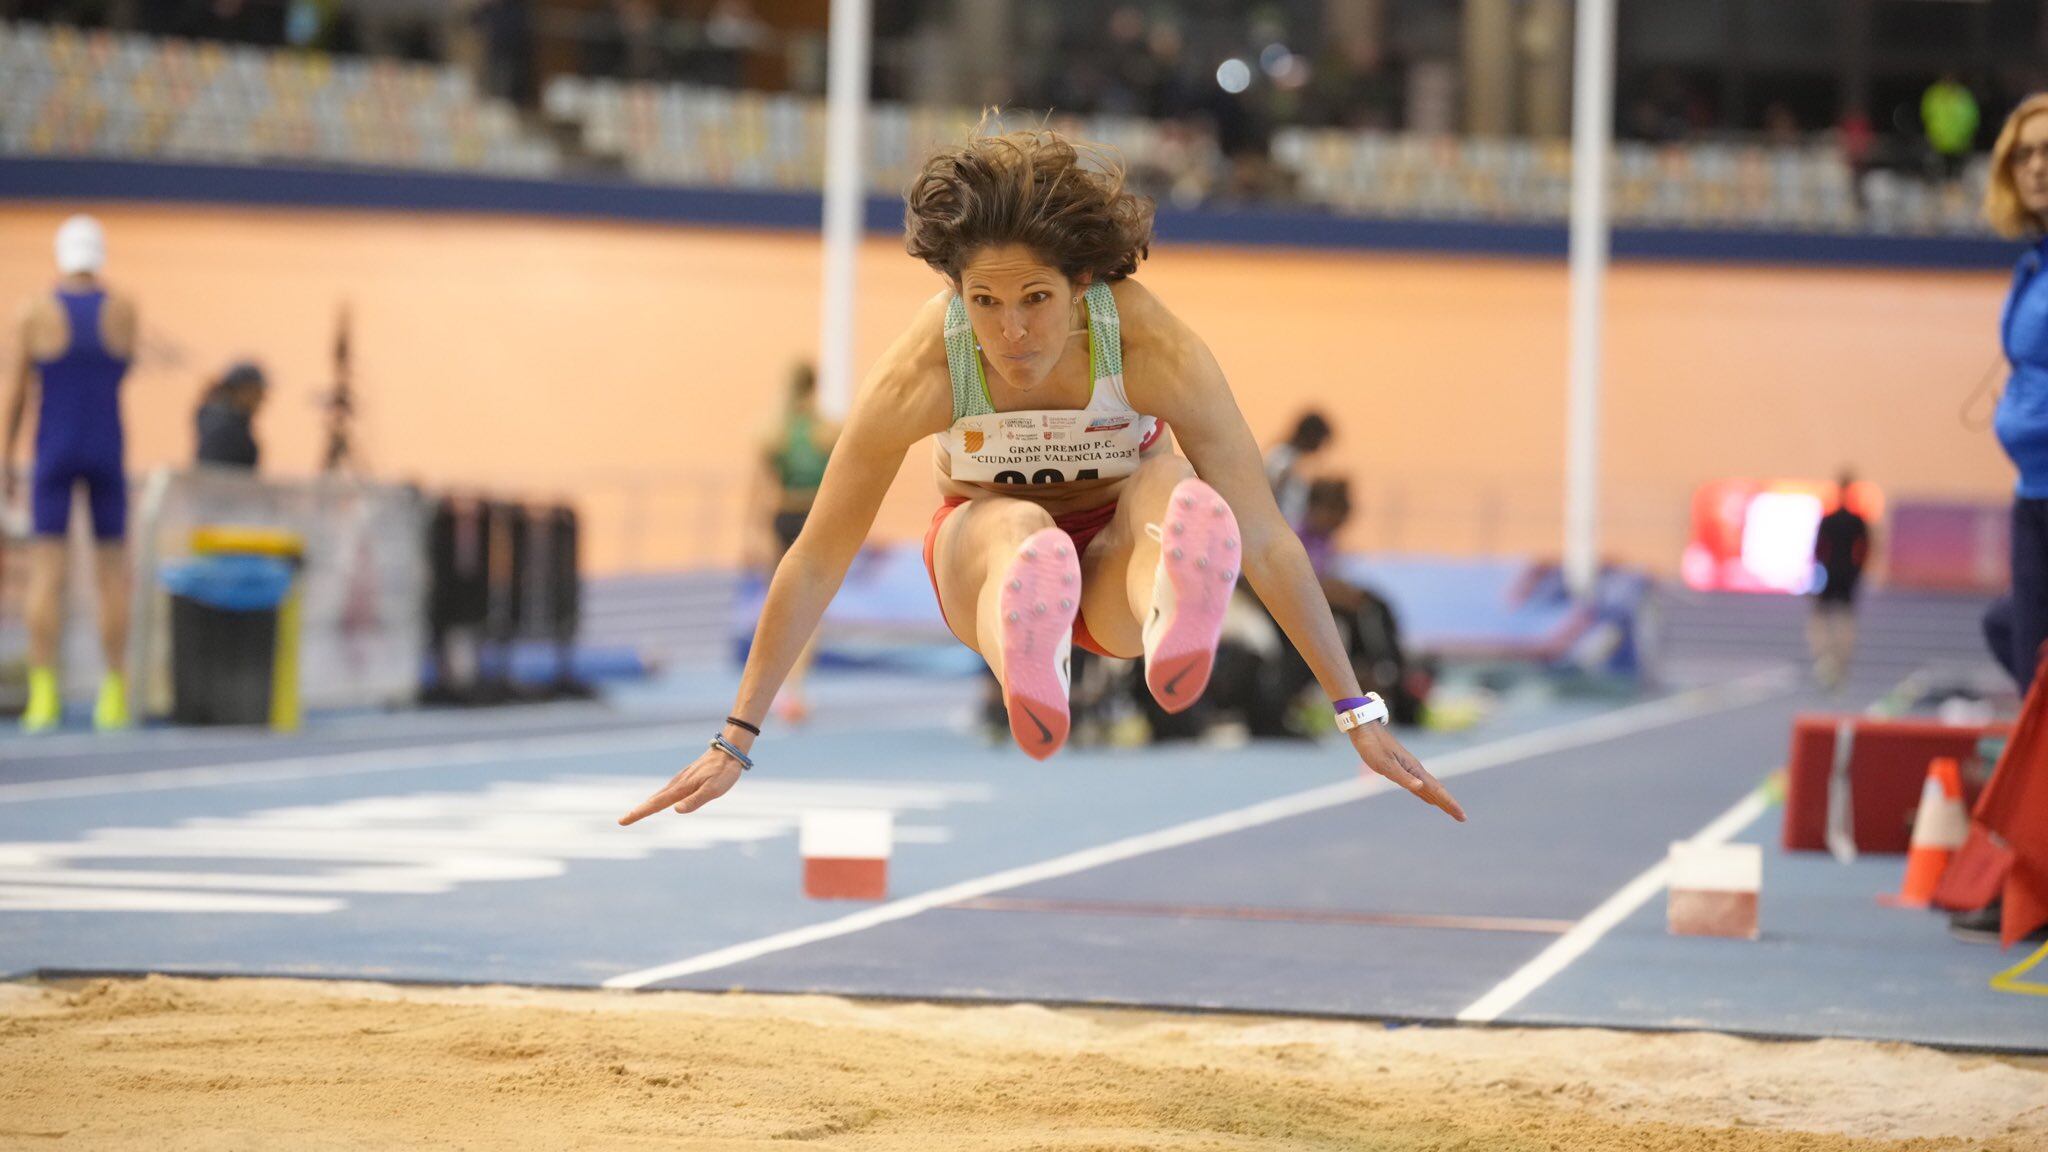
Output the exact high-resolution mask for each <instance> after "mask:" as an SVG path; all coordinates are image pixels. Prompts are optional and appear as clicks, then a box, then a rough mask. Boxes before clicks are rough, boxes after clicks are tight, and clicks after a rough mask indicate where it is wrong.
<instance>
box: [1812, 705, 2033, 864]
mask: <svg viewBox="0 0 2048 1152" xmlns="http://www.w3.org/2000/svg"><path fill="white" fill-rule="evenodd" d="M1844 725H1847V726H1848V730H1849V732H1850V733H1851V736H1850V749H1849V763H1848V773H1849V796H1850V809H1849V811H1850V828H1851V832H1852V834H1853V837H1854V839H1855V843H1856V849H1857V851H1859V852H1904V851H1905V850H1906V848H1907V846H1908V845H1909V844H1910V843H1911V842H1912V838H1913V813H1914V812H1915V811H1916V810H1918V808H1919V806H1920V789H1921V787H1922V785H1923V784H1924V783H1925V782H1926V780H1927V764H1928V762H1929V761H1931V760H1933V759H1934V758H1935V757H1937V756H1946V757H1949V758H1951V759H1954V760H1956V761H1958V762H1959V763H1967V762H1969V761H1970V760H1972V759H1973V758H1974V757H1975V756H1976V753H1977V742H1978V741H1979V740H1980V739H1982V738H1983V737H1984V736H1986V735H2002V734H2004V733H2005V731H2006V730H2007V729H2006V728H2005V726H2003V725H1992V726H1989V727H1958V726H1954V725H1949V724H1937V723H1933V722H1930V721H1924V720H1882V719H1877V718H1875V717H1870V716H1855V715H1850V716H1833V715H1805V716H1798V717H1795V718H1794V719H1793V721H1792V749H1791V753H1790V756H1789V758H1788V759H1787V760H1786V765H1785V767H1786V772H1785V776H1786V781H1785V826H1784V833H1783V836H1784V845H1785V848H1786V850H1787V851H1793V852H1799V851H1824V850H1826V848H1827V846H1828V844H1827V814H1828V792H1829V782H1830V780H1831V779H1832V777H1833V775H1834V767H1835V740H1836V735H1837V733H1839V732H1840V731H1842V730H1843V726H1844ZM1969 778H1970V773H1967V772H1966V773H1964V786H1965V788H1966V789H1967V788H1968V787H1969ZM1968 799H1970V797H1969V796H1968V795H1966V796H1965V800H1966V801H1967V800H1968Z"/></svg>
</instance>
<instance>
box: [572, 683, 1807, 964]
mask: <svg viewBox="0 0 2048 1152" xmlns="http://www.w3.org/2000/svg"><path fill="white" fill-rule="evenodd" d="M1790 680H1791V673H1790V672H1789V671H1788V670H1786V669H1772V670H1770V671H1768V672H1763V673H1759V674H1757V675H1754V676H1749V677H1745V678H1744V679H1741V680H1736V681H1731V682H1729V683H1727V684H1717V685H1713V686H1710V687H1706V688H1699V689H1695V690H1693V691H1690V692H1683V693H1679V694H1677V695H1674V696H1670V697H1666V698H1665V699H1662V700H1656V701H1652V702H1650V703H1647V704H1638V705H1634V706H1631V707H1628V708H1620V709H1616V710H1615V711H1613V712H1609V713H1605V714H1602V715H1599V716H1594V717H1590V718H1587V719H1585V720H1579V721H1574V722H1572V723H1568V724H1561V725H1558V726H1557V727H1555V728H1547V729H1543V730H1540V731H1536V732H1529V733H1525V734H1522V735H1519V736H1510V737H1508V738H1506V739H1503V740H1498V741H1495V742H1493V743H1491V744H1481V745H1478V746H1476V747H1472V748H1465V749H1461V750H1459V751H1456V752H1452V753H1449V754H1448V755H1445V756H1441V757H1437V758H1436V759H1435V760H1434V761H1432V762H1431V763H1430V764H1429V765H1428V767H1429V769H1430V771H1431V772H1432V773H1434V774H1435V775H1436V776H1437V778H1438V779H1449V778H1451V777H1455V776H1461V775H1464V774H1466V773H1470V772H1478V771H1481V770H1482V769H1486V768H1493V767H1497V766H1499V765H1502V764H1509V763H1513V762H1515V761H1517V760H1523V759H1527V758H1530V757H1535V756H1541V755H1545V754H1547V753H1551V752H1558V751H1563V750H1565V749H1568V748H1576V747H1582V746H1584V745H1588V744H1598V743H1601V742H1603V741H1607V740H1613V739H1616V738H1618V737H1622V736H1627V735H1630V734H1632V733H1636V732H1642V731H1646V730H1648V729H1651V728H1657V727H1662V726H1664V725H1667V724H1675V723H1678V722H1680V721H1683V720H1690V719H1694V718H1696V717H1699V716H1704V715H1707V714H1709V713H1712V712H1719V711H1725V710H1727V709H1731V708H1739V707H1742V706H1744V705H1747V704H1753V703H1756V702H1757V701H1759V700H1763V699H1765V698H1767V697H1769V696H1771V695H1773V694H1776V693H1780V692H1782V691H1783V690H1784V689H1785V688H1786V687H1787V686H1788V684H1789V683H1790ZM1392 787H1393V786H1392V785H1391V784H1388V783H1387V782H1386V781H1385V780H1383V779H1381V778H1380V777H1378V776H1369V777H1365V776H1361V777H1359V778H1355V779H1351V780H1343V781H1339V782H1338V783H1335V784H1326V785H1324V786H1322V787H1320V788H1311V789H1309V790H1308V791H1305V792H1297V793H1294V794H1293V795H1289V796H1282V797H1278V798H1276V799H1273V800H1267V801H1264V802H1263V803H1259V804H1253V805H1251V806H1250V807H1246V808H1239V809H1236V810H1234V811H1231V812H1224V813H1221V814H1219V815H1215V816H1208V817H1204V818H1202V819H1199V820H1192V821H1189V822H1187V823H1184V824H1177V825H1174V826H1173V827H1171V828H1163V829H1160V830H1159V831H1156V832H1147V833H1144V834H1142V835H1138V836H1132V837H1128V838H1126V839H1123V840H1118V841H1115V842H1113V843H1109V844H1104V845H1101V846H1099V847H1095V848H1084V849H1082V850H1081V851H1078V852H1072V853H1069V854H1067V855H1065V856H1060V857H1056V858H1054V859H1051V860H1046V861H1042V862H1040V863H1037V864H1030V865H1026V866H1023V867H1020V868H1011V869H1007V870H1005V871H1002V872H997V873H994V874H992V875H988V876H983V877H980V878H978V879H974V880H967V881H963V882H961V883H958V884H952V885H948V886H946V887H944V888H939V889H935V890H933V891H930V892H925V893H922V894H920V895H917V896H911V897H906V898H905V899H902V900H895V901H891V902H889V903H887V904H882V905H878V906H876V907H874V908H867V909H863V910H862V911H859V912H855V913H853V914H851V915H848V916H842V917H840V918H839V919H836V920H828V921H825V922H824V923H821V924H811V925H807V926H805V927H802V928H796V929H792V930H790V931H787V932H778V933H776V934H774V935H772V936H765V937H762V938H761V939H758V940H751V941H748V942H746V943H742V944H735V945H732V946H730V947H726V948H719V949H716V950H714V951H711V952H706V953H703V954H701V955H698V956H691V957H687V958H685V959H682V960H677V961H675V962H673V963H669V964H662V965H658V966H656V967H652V968H643V969H640V970H638V971H635V972H626V973H623V974H621V975H618V976H614V977H612V978H611V979H609V980H606V981H605V982H604V986H605V987H607V988H644V987H646V986H648V985H650V984H657V983H660V982H661V981H663V980H673V979H675V978H676V977H678V976H689V975H694V974H696V973H699V972H708V971H710V970H712V969H715V968H724V967H727V966H729V965H733V964H738V963H741V962H743V961H747V960H753V959H757V958H759V957H762V956H766V955H769V954H771V953H775V952H783V951H787V950H789V949H791V948H800V947H802V946H804V945H806V944H815V943H817V942H818V941H820V940H830V939H832V938H834V937H837V936H845V935H849V934H851V933H854V932H860V931H863V930H865V929H868V928H874V927H877V926H879V925H882V924H888V923H891V922H894V921H897V920H904V919H908V918H909V917H912V916H915V915H917V914H918V913H920V912H927V911H930V910H931V909H933V908H939V907H943V906H944V905H947V904H952V903H954V902H956V901H960V900H970V899H973V898H975V897H978V896H986V895H989V894H990V893H993V892H1001V891H1004V890H1005V889H1009V888H1017V887H1021V886H1023V885H1026V884H1035V883H1037V882H1039V881H1041V880H1050V879H1054V878H1055V877H1060V876H1069V875H1072V874H1073V873H1076V872H1082V871H1086V870H1087V869H1090V868H1097V867H1101V866H1102V865H1104V864H1111V863H1115V862H1116V861H1119V860H1128V859H1130V858H1132V857H1134V856H1143V855H1146V854H1147V853H1151V852H1159V851H1163V850H1165V849H1168V848H1177V847H1180V846H1181V845H1184V844H1192V843H1195V842H1197V841H1200V840H1208V839H1212V838H1214V837H1217V836H1223V835H1227V834H1229V833H1232V832H1237V831H1241V830H1243V829H1246V828H1254V827H1257V826H1259V825H1262V824H1270V823H1273V822H1274V821H1277V820H1285V819H1287V818H1289V817H1291V816H1300V815H1303V814H1305V813H1309V812H1316V811H1320V810H1322V809H1325V808H1332V807H1335V806H1337V805H1339V804H1348V803H1350V802H1352V801H1354V800H1358V799H1361V798H1363V797H1365V796H1369V795H1372V794H1374V793H1376V792H1381V791H1386V790H1389V789H1391V788H1392ZM721 803H722V801H721ZM1439 818H1441V817H1439Z"/></svg>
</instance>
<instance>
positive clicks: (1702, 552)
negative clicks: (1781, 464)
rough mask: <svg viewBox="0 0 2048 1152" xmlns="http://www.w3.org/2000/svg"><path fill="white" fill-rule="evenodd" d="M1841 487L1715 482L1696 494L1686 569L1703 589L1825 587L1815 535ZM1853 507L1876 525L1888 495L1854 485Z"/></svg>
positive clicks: (1692, 584) (1687, 579) (1688, 576)
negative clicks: (1815, 554) (1815, 557)
mask: <svg viewBox="0 0 2048 1152" xmlns="http://www.w3.org/2000/svg"><path fill="white" fill-rule="evenodd" d="M1834 502H1835V486H1834V485H1833V484H1829V483H1825V482H1822V481H1815V480H1716V481H1713V482H1711V483H1707V484H1702V485H1701V486H1700V488H1699V490H1698V491H1697V492H1695V493H1693V501H1692V539H1691V541H1690V542H1689V543H1687V544H1686V547H1685V555H1684V557H1683V558H1682V559H1681V560H1680V563H1679V571H1680V573H1681V574H1682V575H1683V577H1684V579H1685V583H1686V585H1687V586H1688V587H1691V588H1697V589H1699V590H1701V591H1721V592H1777V593H1789V594H1793V595H1798V594H1800V593H1804V592H1809V591H1812V590H1813V589H1814V588H1816V587H1818V586H1819V573H1818V572H1817V571H1816V570H1815V567H1814V563H1813V536H1814V532H1815V530H1816V529H1817V528H1819V526H1820V520H1821V517H1822V516H1825V515H1826V514H1827V513H1828V512H1829V511H1831V510H1832V509H1833V508H1834ZM1849 506H1850V507H1851V508H1854V509H1855V510H1856V512H1857V513H1858V514H1860V515H1861V516H1862V517H1863V518H1864V519H1865V520H1868V521H1870V522H1871V523H1872V524H1875V523H1877V521H1878V520H1880V519H1881V518H1882V517H1883V514H1884V494H1883V493H1882V492H1880V491H1879V490H1878V489H1877V488H1876V487H1875V486H1874V485H1871V484H1865V483H1861V482H1859V483H1857V484H1855V485H1854V486H1852V487H1851V488H1850V489H1849Z"/></svg>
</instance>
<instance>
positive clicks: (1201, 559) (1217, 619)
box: [1143, 477, 1243, 712]
mask: <svg viewBox="0 0 2048 1152" xmlns="http://www.w3.org/2000/svg"><path fill="white" fill-rule="evenodd" d="M1145 531H1146V533H1147V534H1149V535H1150V536H1151V537H1152V538H1153V539H1154V540H1157V541H1159V573H1158V575H1157V576H1155V577H1153V581H1152V614H1151V616H1150V617H1149V618H1147V619H1146V621H1145V629H1144V634H1143V635H1144V640H1145V686H1146V687H1147V688H1149V689H1151V690H1152V699H1154V700H1157V701H1158V702H1159V706H1160V707H1161V708H1164V709H1166V710H1167V711H1168V712H1181V711H1185V710H1186V709H1187V708H1188V707H1190V706H1191V705H1193V704H1194V702H1195V701H1197V700H1199V699H1201V698H1202V690H1203V689H1204V688H1207V687H1208V686H1209V673H1210V672H1211V671H1212V670H1213V669H1214V668H1215V666H1216V641H1217V640H1218V639H1219V638H1221V637H1222V635H1223V614H1224V612H1225V610H1226V609H1228V608H1229V606H1230V595H1231V592H1232V591H1234V590H1235V589H1236V587H1237V573H1238V569H1239V567H1240V566H1241V565H1242V563H1243V561H1242V559H1241V557H1240V547H1239V543H1240V541H1239V536H1238V531H1237V517H1236V516H1234V515H1232V514H1231V511H1230V505H1228V504H1225V503H1224V502H1223V497H1221V496H1219V495H1217V494H1216V490H1215V489H1214V488H1211V487H1209V486H1208V485H1207V484H1204V483H1203V482H1201V481H1200V480H1196V479H1193V478H1192V477H1191V478H1189V479H1186V480H1183V481H1181V482H1180V483H1178V484H1176V485H1174V486H1173V495H1172V496H1171V497H1170V498H1168V500H1167V503H1166V517H1165V522H1164V523H1161V524H1147V525H1146V526H1145Z"/></svg>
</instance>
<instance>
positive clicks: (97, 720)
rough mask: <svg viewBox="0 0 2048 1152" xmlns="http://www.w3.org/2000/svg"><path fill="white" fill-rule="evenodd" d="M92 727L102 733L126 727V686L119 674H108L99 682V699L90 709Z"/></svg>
mask: <svg viewBox="0 0 2048 1152" xmlns="http://www.w3.org/2000/svg"><path fill="white" fill-rule="evenodd" d="M92 726H93V727H94V728H97V729H99V730H100V731H102V732H118V731H120V730H121V729H123V728H126V727H128V684H127V682H126V681H124V680H122V679H121V674H120V673H118V672H109V673H107V675H106V677H105V678H104V679H102V680H101V681H100V699H99V703H97V704H94V705H93V708H92Z"/></svg>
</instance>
